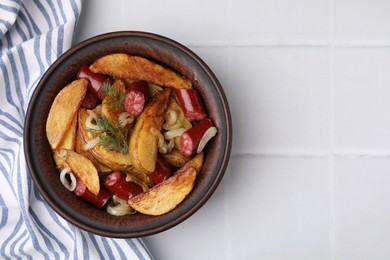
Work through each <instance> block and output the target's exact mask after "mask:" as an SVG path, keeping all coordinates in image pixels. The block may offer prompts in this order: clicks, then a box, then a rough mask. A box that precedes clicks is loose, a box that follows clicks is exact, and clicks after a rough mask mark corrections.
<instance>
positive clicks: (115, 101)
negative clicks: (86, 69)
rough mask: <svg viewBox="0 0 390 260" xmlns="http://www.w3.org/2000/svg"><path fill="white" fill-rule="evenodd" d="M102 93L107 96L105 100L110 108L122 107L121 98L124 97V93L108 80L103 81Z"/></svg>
mask: <svg viewBox="0 0 390 260" xmlns="http://www.w3.org/2000/svg"><path fill="white" fill-rule="evenodd" d="M102 93H103V95H105V96H109V98H107V101H106V102H107V104H108V105H109V107H110V109H124V107H123V99H124V98H125V96H126V93H120V92H119V90H118V88H116V87H115V86H113V85H111V84H110V83H108V82H104V83H103V86H102Z"/></svg>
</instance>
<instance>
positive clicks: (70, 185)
mask: <svg viewBox="0 0 390 260" xmlns="http://www.w3.org/2000/svg"><path fill="white" fill-rule="evenodd" d="M66 174H69V176H70V183H69V181H68V180H67V179H66ZM60 180H61V183H62V185H64V187H65V188H67V189H68V190H69V191H74V189H76V177H75V176H74V175H73V173H72V172H71V169H70V168H69V167H66V168H64V169H62V171H61V173H60Z"/></svg>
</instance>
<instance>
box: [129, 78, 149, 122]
mask: <svg viewBox="0 0 390 260" xmlns="http://www.w3.org/2000/svg"><path fill="white" fill-rule="evenodd" d="M149 98H150V89H149V85H148V83H146V82H145V81H135V82H133V83H131V84H130V86H129V88H128V89H127V90H126V96H125V98H124V100H123V106H124V108H125V110H126V112H127V113H129V114H130V115H133V116H139V115H140V114H141V113H142V111H143V110H144V107H145V104H146V102H148V100H149Z"/></svg>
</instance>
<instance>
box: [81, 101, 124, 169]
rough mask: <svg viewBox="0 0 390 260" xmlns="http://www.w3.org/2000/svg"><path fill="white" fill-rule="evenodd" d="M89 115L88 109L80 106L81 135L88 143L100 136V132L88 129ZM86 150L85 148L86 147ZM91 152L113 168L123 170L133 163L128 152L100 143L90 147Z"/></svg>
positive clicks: (97, 158)
mask: <svg viewBox="0 0 390 260" xmlns="http://www.w3.org/2000/svg"><path fill="white" fill-rule="evenodd" d="M87 117H88V112H87V109H85V108H80V111H79V115H78V123H79V129H80V135H81V137H82V138H83V141H84V143H88V142H90V141H91V140H93V139H94V138H98V137H99V134H95V135H94V136H93V134H92V133H91V132H90V131H88V129H87V125H86V120H87ZM84 150H85V149H84ZM89 151H90V152H91V154H92V155H93V156H94V157H95V158H96V160H97V161H98V162H99V163H101V164H103V165H105V166H107V167H108V168H110V169H111V170H113V171H115V170H118V171H120V170H123V169H126V168H128V167H129V166H130V165H131V162H130V157H129V155H128V154H123V153H121V152H116V151H110V150H107V149H105V148H103V147H101V146H100V145H95V146H93V147H92V148H91V149H89Z"/></svg>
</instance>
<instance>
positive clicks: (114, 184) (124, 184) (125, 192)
mask: <svg viewBox="0 0 390 260" xmlns="http://www.w3.org/2000/svg"><path fill="white" fill-rule="evenodd" d="M104 186H105V187H106V188H107V189H108V190H110V191H111V192H112V193H113V194H115V195H116V196H118V197H119V198H121V199H124V200H126V201H127V200H129V199H131V198H132V197H134V196H136V195H138V194H140V193H141V192H142V187H141V186H140V185H138V184H137V183H135V182H132V181H126V177H125V176H124V174H122V173H121V172H120V171H115V172H113V173H111V174H110V175H108V176H107V177H106V179H105V181H104Z"/></svg>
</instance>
